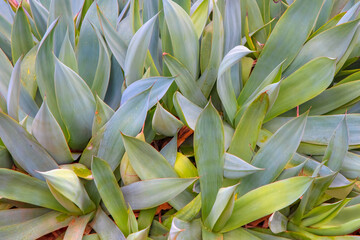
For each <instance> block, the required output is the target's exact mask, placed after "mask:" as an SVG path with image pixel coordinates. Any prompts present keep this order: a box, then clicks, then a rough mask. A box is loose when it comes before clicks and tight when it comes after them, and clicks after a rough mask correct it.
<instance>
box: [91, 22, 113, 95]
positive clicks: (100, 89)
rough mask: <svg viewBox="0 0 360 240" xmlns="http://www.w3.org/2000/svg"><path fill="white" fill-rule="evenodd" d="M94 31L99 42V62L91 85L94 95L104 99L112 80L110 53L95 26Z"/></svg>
mask: <svg viewBox="0 0 360 240" xmlns="http://www.w3.org/2000/svg"><path fill="white" fill-rule="evenodd" d="M93 29H94V31H95V33H96V36H97V38H98V40H99V60H98V64H97V67H96V72H95V76H94V80H93V83H92V85H91V91H92V92H93V93H94V95H95V94H96V95H98V96H99V97H100V98H101V99H104V98H105V94H106V91H107V88H108V85H109V80H110V67H111V63H110V54H109V52H108V49H107V45H106V43H105V41H104V38H103V36H102V35H101V33H100V32H99V30H98V29H97V28H96V27H95V26H93Z"/></svg>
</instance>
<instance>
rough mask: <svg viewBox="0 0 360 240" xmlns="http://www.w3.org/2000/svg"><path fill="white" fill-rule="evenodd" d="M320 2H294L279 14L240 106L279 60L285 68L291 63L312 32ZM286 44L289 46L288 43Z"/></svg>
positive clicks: (244, 91)
mask: <svg viewBox="0 0 360 240" xmlns="http://www.w3.org/2000/svg"><path fill="white" fill-rule="evenodd" d="M323 2H324V0H316V1H313V0H304V1H295V2H294V3H293V4H291V5H290V7H289V8H288V9H287V11H285V13H284V14H282V16H281V18H280V19H279V21H278V22H277V24H276V26H275V28H274V30H273V31H272V32H271V34H270V36H269V39H268V40H267V42H266V44H265V47H264V49H263V50H262V51H261V54H260V56H259V59H258V61H257V63H256V65H255V68H254V70H253V72H252V74H251V75H250V78H249V80H248V81H247V83H246V85H245V87H244V89H243V90H242V93H241V96H240V99H239V103H240V104H243V103H244V101H245V100H246V99H247V98H248V97H249V96H250V95H251V94H252V93H253V92H254V90H255V89H256V88H257V87H258V86H259V85H260V84H261V82H262V81H263V80H264V79H265V78H266V76H267V75H269V73H270V72H271V71H272V70H273V69H274V68H275V67H276V66H278V65H279V64H280V63H281V62H282V61H284V60H285V63H284V69H285V68H286V67H287V66H288V65H289V64H290V63H291V62H292V60H293V59H294V58H295V57H296V55H297V54H298V52H299V50H300V49H301V48H302V47H303V44H304V43H305V41H306V39H307V37H308V35H309V34H310V32H311V30H312V29H313V26H314V24H315V21H316V19H317V16H318V14H319V12H320V9H321V7H322V5H323ZM280 5H281V4H280ZM295 29H296V30H295ZM289 32H291V33H292V34H289ZM289 42H291V44H288V43H289ZM312 72H313V71H312ZM303 79H306V78H305V77H304V78H303ZM306 90H309V89H306ZM299 95H300V96H301V95H302V94H299Z"/></svg>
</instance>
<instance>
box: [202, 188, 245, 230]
mask: <svg viewBox="0 0 360 240" xmlns="http://www.w3.org/2000/svg"><path fill="white" fill-rule="evenodd" d="M237 186H238V184H236V185H233V186H230V187H225V188H220V189H219V192H218V193H217V196H216V200H215V202H214V205H213V207H212V209H211V211H210V214H209V216H208V217H207V218H206V220H205V221H204V225H205V226H206V227H208V228H209V229H210V230H213V229H214V227H215V226H216V225H215V224H217V223H220V224H222V225H224V224H225V223H226V222H227V220H228V219H229V217H230V214H231V212H232V208H231V209H230V214H227V215H228V216H227V218H225V219H224V218H222V217H223V214H224V211H225V210H226V208H227V205H228V204H229V203H231V202H234V199H235V195H234V193H235V190H236V187H237ZM232 207H233V205H232Z"/></svg>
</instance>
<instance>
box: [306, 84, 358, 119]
mask: <svg viewBox="0 0 360 240" xmlns="http://www.w3.org/2000/svg"><path fill="white" fill-rule="evenodd" d="M359 88H360V81H352V82H348V83H343V84H340V85H336V86H334V87H331V88H329V89H326V90H325V91H324V92H322V93H321V94H319V95H318V96H317V97H315V98H313V99H311V100H310V101H307V102H305V103H304V104H302V105H301V106H300V109H301V110H302V109H305V108H308V107H311V111H310V114H311V115H321V114H324V113H327V112H330V111H332V110H335V109H337V108H338V107H341V106H343V105H345V104H346V103H348V102H350V101H352V100H354V99H357V98H358V97H359V94H358V91H359Z"/></svg>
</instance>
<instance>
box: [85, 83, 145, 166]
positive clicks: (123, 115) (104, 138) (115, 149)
mask: <svg viewBox="0 0 360 240" xmlns="http://www.w3.org/2000/svg"><path fill="white" fill-rule="evenodd" d="M149 94H150V90H149V89H147V90H145V91H143V92H141V93H140V94H138V95H136V96H135V97H133V98H131V99H129V100H128V101H127V102H126V103H124V104H123V105H121V107H120V108H119V109H118V110H117V111H116V112H115V113H114V115H113V116H112V117H111V118H110V119H109V121H108V122H107V123H106V124H105V125H104V126H103V127H102V128H101V129H100V130H99V131H98V132H97V134H96V135H95V136H93V138H92V139H91V140H90V142H89V143H88V145H87V147H86V148H85V150H84V152H83V154H82V155H81V159H80V163H82V164H84V165H86V166H87V167H90V165H91V160H92V156H97V157H99V158H102V159H104V160H105V161H107V162H108V163H109V165H110V167H111V169H112V170H115V168H116V167H117V166H119V164H120V160H121V158H122V156H123V154H124V152H125V148H124V145H123V141H122V138H121V132H123V133H125V134H129V135H132V136H136V135H137V134H138V133H139V132H140V130H141V128H142V126H143V125H144V122H145V118H146V114H147V110H148V101H149Z"/></svg>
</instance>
